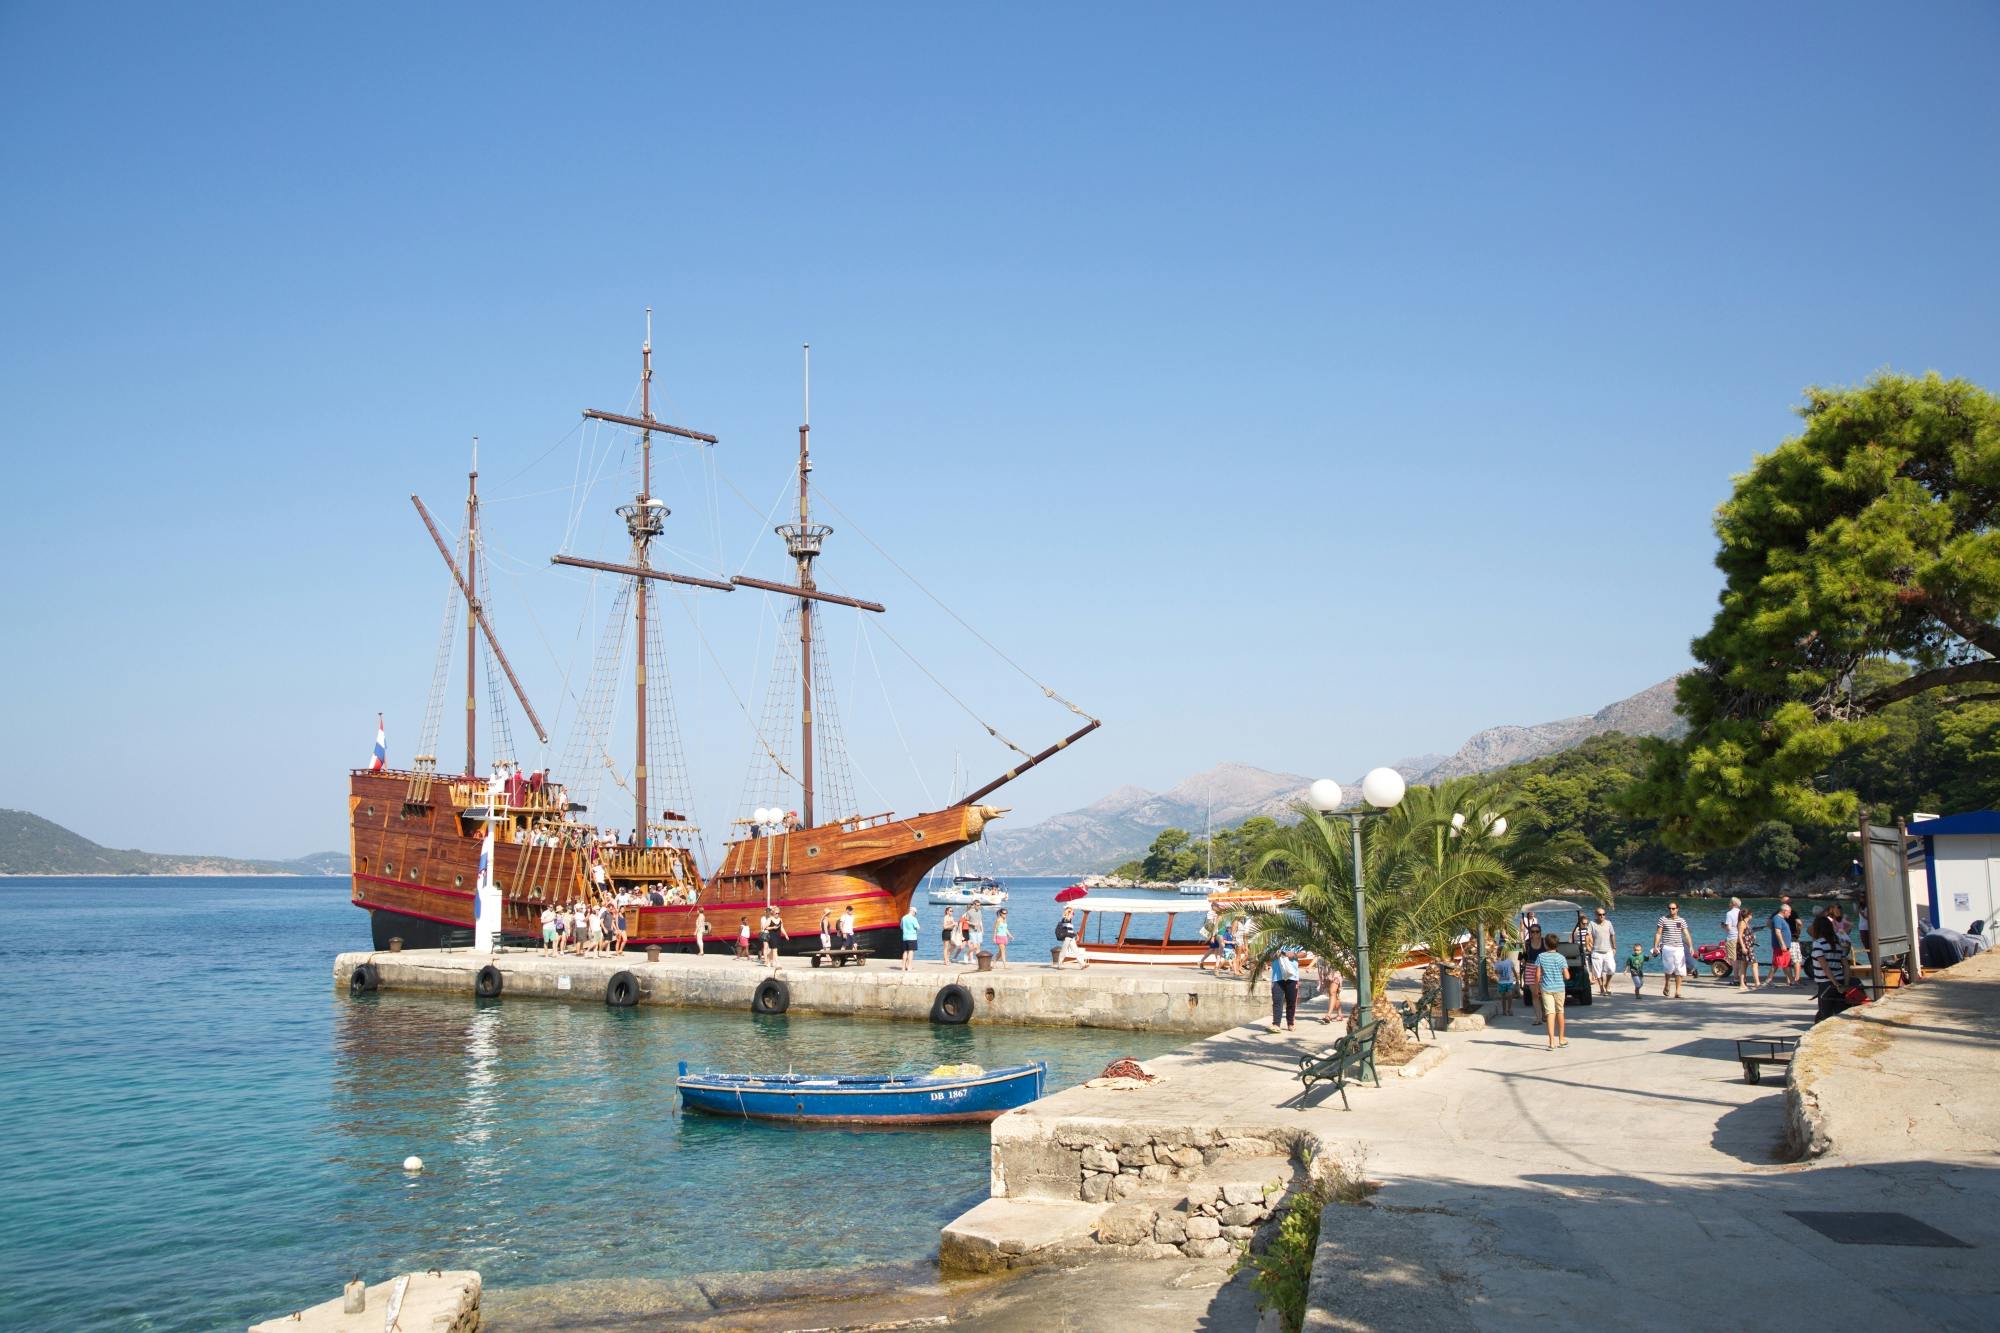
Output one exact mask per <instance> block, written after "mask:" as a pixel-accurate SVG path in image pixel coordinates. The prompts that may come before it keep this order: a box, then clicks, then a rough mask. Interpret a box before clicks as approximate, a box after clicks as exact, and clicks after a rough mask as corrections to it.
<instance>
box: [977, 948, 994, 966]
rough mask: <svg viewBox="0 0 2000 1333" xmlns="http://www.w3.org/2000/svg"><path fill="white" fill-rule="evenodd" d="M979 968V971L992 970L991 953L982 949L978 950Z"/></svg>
mask: <svg viewBox="0 0 2000 1333" xmlns="http://www.w3.org/2000/svg"><path fill="white" fill-rule="evenodd" d="M979 970H980V971H981V972H991V971H992V970H993V955H992V954H990V953H988V952H987V951H986V950H984V949H981V950H980V951H979Z"/></svg>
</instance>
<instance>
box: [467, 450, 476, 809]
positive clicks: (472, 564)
mask: <svg viewBox="0 0 2000 1333" xmlns="http://www.w3.org/2000/svg"><path fill="white" fill-rule="evenodd" d="M478 619H479V437H478V436H477V435H475V436H473V437H472V470H471V471H470V472H468V473H466V474H465V776H467V777H475V776H477V773H476V772H475V770H476V768H477V767H478V748H479V705H478V703H477V702H476V700H477V699H478V696H479V684H478V680H479V636H478V635H477V634H474V633H473V632H472V627H473V625H474V623H476V622H477V621H478Z"/></svg>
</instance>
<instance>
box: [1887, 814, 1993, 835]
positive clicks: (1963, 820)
mask: <svg viewBox="0 0 2000 1333" xmlns="http://www.w3.org/2000/svg"><path fill="white" fill-rule="evenodd" d="M1909 830H1910V836H1912V837H1916V838H1936V837H1942V836H1947V835H1950V834H1953V833H2000V810H1973V811H1969V812H1968V813H1966V814H1962V815H1946V816H1944V817H1943V818H1942V819H1920V820H1918V821H1917V822H1916V823H1914V824H1911V825H1910V826H1909Z"/></svg>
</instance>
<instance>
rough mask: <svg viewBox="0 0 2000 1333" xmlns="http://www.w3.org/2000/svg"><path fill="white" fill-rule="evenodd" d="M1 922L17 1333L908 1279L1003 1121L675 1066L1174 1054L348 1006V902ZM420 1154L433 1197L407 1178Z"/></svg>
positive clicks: (196, 883)
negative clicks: (692, 1080) (417, 1302)
mask: <svg viewBox="0 0 2000 1333" xmlns="http://www.w3.org/2000/svg"><path fill="white" fill-rule="evenodd" d="M1059 886H1060V881H1042V882H1035V881H1022V882H1020V883H1017V884H1015V885H1012V886H1010V887H1012V888H1013V889H1014V890H1015V898H1016V901H1017V902H1020V903H1021V904H1022V906H1021V907H1017V908H1016V909H1015V912H1014V915H1016V916H1017V917H1020V916H1026V917H1028V918H1031V919H1033V920H1034V921H1035V922H1036V924H1037V933H1038V934H1047V933H1048V932H1047V929H1046V927H1045V926H1042V925H1041V924H1040V923H1041V919H1042V918H1043V916H1044V915H1047V917H1048V919H1049V920H1053V912H1052V911H1051V910H1050V908H1049V907H1048V904H1047V902H1046V899H1047V897H1048V896H1049V895H1050V894H1051V893H1053V891H1054V889H1055V888H1057V887H1059ZM1031 900H1039V901H1035V902H1033V905H1032V906H1031V905H1030V904H1031ZM923 911H924V915H925V920H926V922H927V923H929V922H935V921H936V920H937V919H938V918H939V917H941V916H942V913H943V909H942V908H931V907H928V906H926V907H925V908H924V909H923ZM0 914H4V917H5V919H7V920H9V921H12V922H14V923H16V926H17V928H16V929H13V930H10V931H8V932H7V936H6V938H7V944H6V946H5V949H6V953H5V963H4V967H0V1015H4V1017H5V1021H4V1023H0V1124H4V1125H5V1127H6V1130H7V1132H8V1140H9V1141H8V1144H7V1147H8V1151H6V1152H5V1153H0V1200H5V1203H4V1205H0V1325H4V1326H7V1327H20V1328H36V1329H43V1328H63V1329H112V1328H117V1329H134V1328H136V1329H209V1328H229V1327H235V1328H239V1329H240V1328H242V1327H243V1326H244V1325H245V1324H247V1323H249V1322H250V1321H252V1320H253V1319H260V1318H266V1317H269V1316H271V1315H275V1314H282V1313H284V1312H287V1311H290V1310H293V1309H296V1308H298V1307H300V1306H302V1305H307V1304H311V1303H314V1302H317V1301H320V1300H324V1299H326V1298H327V1297H328V1296H331V1295H334V1294H336V1293H337V1292H338V1289H339V1285H340V1283H341V1282H343V1281H345V1280H346V1279H348V1278H350V1277H354V1276H357V1275H362V1276H366V1277H368V1278H369V1279H370V1280H379V1279H380V1278H382V1277H384V1276H386V1275H388V1274H391V1273H395V1272H400V1271H406V1270H410V1269H420V1268H428V1267H434V1266H437V1267H466V1268H477V1269H479V1270H481V1271H482V1272H483V1273H484V1274H485V1277H486V1280H487V1281H488V1282H489V1283H493V1284H496V1285H500V1286H508V1285H515V1284H523V1283H530V1282H550V1281H562V1280H567V1279H577V1278H607V1277H627V1276H637V1277H674V1276H680V1275H684V1274H690V1273H698V1272H713V1271H718V1270H722V1271H741V1270H764V1269H777V1268H792V1267H811V1266H825V1265H836V1264H838V1265H846V1264H853V1263H869V1262H893V1261H907V1260H911V1259H918V1258H921V1257H923V1256H925V1255H928V1254H930V1253H933V1252H934V1251H935V1248H936V1244H937V1233H938V1229H939V1228H940V1227H941V1226H942V1225H943V1224H944V1223H945V1222H947V1221H949V1220H950V1219H951V1218H953V1217H955V1216H956V1215H957V1214H958V1213H960V1212H962V1211H963V1210H964V1209H965V1208H967V1207H970V1206H971V1205H972V1204H973V1203H975V1202H977V1201H978V1200H979V1199H980V1198H983V1197H984V1195H985V1191H986V1186H987V1169H988V1152H987V1131H986V1129H985V1127H984V1126H976V1127H965V1128H946V1129H934V1130H925V1131H904V1132H898V1133H882V1132H872V1133H871V1132H855V1131H841V1130H826V1129H820V1130H809V1131H800V1130H788V1129H784V1128H780V1127H774V1126H762V1125H755V1124H742V1123H738V1122H732V1121H722V1120H709V1119H704V1118H701V1117H689V1118H688V1119H686V1120H683V1119H682V1118H681V1116H680V1114H679V1112H678V1109H677V1106H676V1103H675V1099H674V1097H673V1093H672V1084H673V1074H674V1067H675V1063H676V1062H677V1061H680V1060H688V1061H690V1062H691V1063H693V1064H695V1065H696V1066H705V1065H713V1066H716V1067H725V1068H741V1069H749V1068H787V1067H792V1068H798V1069H801V1070H804V1069H828V1070H852V1071H863V1070H877V1069H882V1068H885V1067H894V1068H929V1067H931V1066H933V1065H937V1064H942V1063H945V1062H947V1061H958V1060H972V1061H976V1062H978V1063H981V1064H985V1065H999V1064H1005V1063H1009V1062H1012V1061H1018V1060H1023V1059H1029V1058H1035V1059H1046V1060H1049V1061H1050V1062H1051V1065H1052V1078H1051V1082H1052V1084H1053V1085H1054V1086H1067V1085H1068V1084H1071V1083H1075V1082H1077V1081H1080V1080H1081V1079H1083V1078H1086V1077H1089V1076H1090V1075H1092V1074H1094V1073H1096V1072H1097V1071H1098V1070H1099V1069H1101V1068H1103V1066H1104V1065H1105V1064H1106V1063H1107V1062H1108V1061H1110V1060H1112V1059H1114V1058H1116V1057H1118V1056H1121V1055H1134V1056H1138V1057H1140V1058H1144V1057H1147V1056H1150V1055H1153V1054H1156V1053H1158V1052H1160V1051H1163V1050H1166V1049H1170V1048H1171V1047H1173V1046H1175V1045H1178V1044H1180V1043H1179V1042H1178V1041H1177V1040H1176V1039H1174V1038H1172V1037H1164V1036H1150V1035H1143V1034H1134V1033H1115V1032H1088V1031H1070V1030H1060V1031H1052V1030H1047V1029H1029V1028H988V1027H977V1026H975V1027H961V1028H937V1027H932V1026H930V1025H928V1024H921V1023H888V1022H869V1021H855V1020H845V1019H832V1018H814V1017H810V1016H806V1015H798V1016H781V1017H776V1018H758V1017H753V1016H752V1015H750V1014H748V1013H742V1014H735V1013H712V1012H703V1011H697V1010H675V1009H662V1008H650V1007H648V1008H639V1009H630V1010H611V1009H606V1008H603V1007H601V1006H596V1005H581V1004H574V1005H573V1004H550V1003H543V1002H523V1001H512V1002H509V1001H506V1000H501V1001H493V1002H483V1001H475V1000H472V999H470V998H467V999H463V1000H458V999H450V998H446V997H430V996H408V995H405V996H397V995H378V996H364V997H359V998H351V997H348V996H346V995H343V994H337V993H336V992H335V991H334V989H333V986H332V982H331V967H332V960H333V955H334V954H335V953H337V952H339V951H340V950H343V949H354V948H364V947H366V939H367V927H366V921H365V918H364V917H363V915H362V914H361V913H360V912H358V911H356V910H355V909H354V908H352V907H350V906H349V905H348V902H347V887H346V881H345V880H341V879H328V880H232V879H209V880H202V879H195V880H122V879H102V880H100V879H51V880H36V879H9V880H0ZM1025 927H1026V922H1025V921H1024V923H1023V926H1022V927H1017V933H1022V935H1023V938H1027V936H1026V934H1025ZM930 945H931V948H930V949H929V950H927V953H934V951H935V948H936V937H935V933H934V932H933V933H932V936H931V940H930ZM411 1153H416V1154H419V1155H421V1156H422V1157H423V1158H424V1160H425V1163H426V1165H427V1168H428V1169H427V1170H426V1171H425V1173H424V1174H423V1175H422V1176H420V1177H410V1176H406V1175H404V1173H403V1172H402V1170H401V1169H400V1164H401V1162H402V1160H403V1158H404V1157H405V1156H407V1155H409V1154H411Z"/></svg>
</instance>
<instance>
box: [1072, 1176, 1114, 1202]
mask: <svg viewBox="0 0 2000 1333" xmlns="http://www.w3.org/2000/svg"><path fill="white" fill-rule="evenodd" d="M1111 1179H1112V1178H1111V1177H1110V1176H1109V1175H1106V1174H1105V1173H1104V1172H1102V1171H1093V1172H1091V1173H1090V1174H1089V1175H1087V1176H1085V1177H1084V1178H1083V1185H1082V1187H1081V1188H1080V1189H1079V1190H1078V1191H1077V1196H1078V1197H1079V1198H1081V1199H1082V1200H1083V1201H1084V1202H1085V1203H1103V1202H1104V1201H1105V1200H1106V1199H1108V1198H1110V1197H1111Z"/></svg>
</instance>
